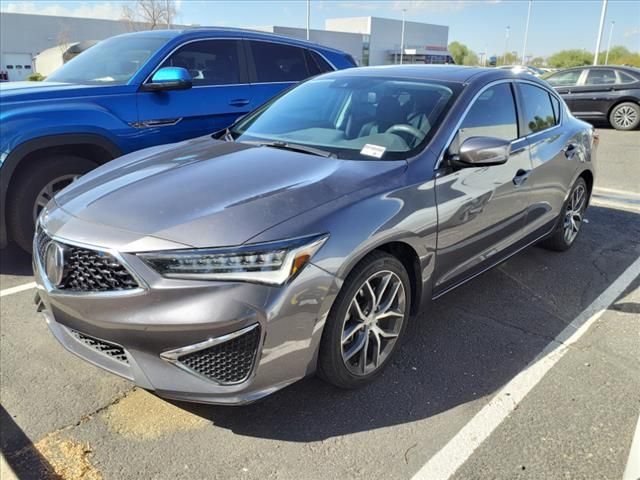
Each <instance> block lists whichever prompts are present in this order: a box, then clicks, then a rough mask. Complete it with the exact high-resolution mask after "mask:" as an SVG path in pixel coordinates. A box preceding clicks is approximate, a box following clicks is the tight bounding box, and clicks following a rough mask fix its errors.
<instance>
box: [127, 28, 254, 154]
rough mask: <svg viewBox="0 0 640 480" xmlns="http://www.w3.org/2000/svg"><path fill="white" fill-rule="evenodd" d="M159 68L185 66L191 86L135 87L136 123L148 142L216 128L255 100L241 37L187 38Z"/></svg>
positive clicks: (173, 139) (247, 109) (159, 141)
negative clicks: (185, 87)
mask: <svg viewBox="0 0 640 480" xmlns="http://www.w3.org/2000/svg"><path fill="white" fill-rule="evenodd" d="M162 67H182V68H186V69H187V70H188V71H189V73H191V76H192V78H193V86H192V87H191V88H190V89H188V90H168V91H155V92H146V91H139V92H138V94H137V97H138V123H137V126H138V127H139V128H140V130H141V131H142V132H144V134H145V136H146V143H147V145H156V144H159V143H171V142H178V141H181V140H185V139H188V138H194V137H198V136H202V135H206V134H207V133H211V132H214V131H216V130H220V129H222V128H225V127H227V126H229V125H230V124H231V123H233V122H234V121H235V120H236V119H237V118H238V117H240V116H242V115H244V114H246V113H247V112H249V111H250V110H252V109H253V107H254V106H255V105H256V104H255V103H253V102H252V95H251V86H250V85H249V83H248V75H247V68H246V59H245V56H244V52H243V48H242V41H241V40H237V39H210V40H198V41H192V42H189V43H186V44H184V45H182V46H181V47H179V48H178V49H177V50H175V51H174V52H173V53H171V55H169V57H168V58H167V59H166V60H164V62H162V64H161V65H159V66H158V69H159V68H162ZM156 70H157V69H156ZM151 76H152V75H150V76H149V79H150V78H151ZM149 79H147V81H149Z"/></svg>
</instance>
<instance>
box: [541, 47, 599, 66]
mask: <svg viewBox="0 0 640 480" xmlns="http://www.w3.org/2000/svg"><path fill="white" fill-rule="evenodd" d="M592 62H593V54H592V53H589V52H587V51H586V50H580V49H573V50H560V51H559V52H556V53H554V54H553V55H551V56H550V57H549V59H548V60H547V64H548V65H549V66H550V67H554V68H569V67H580V66H582V65H591V63H592Z"/></svg>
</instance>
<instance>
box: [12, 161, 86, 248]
mask: <svg viewBox="0 0 640 480" xmlns="http://www.w3.org/2000/svg"><path fill="white" fill-rule="evenodd" d="M28 167H29V168H28V169H26V170H24V171H23V172H21V174H20V175H19V176H18V177H17V178H16V180H15V184H14V186H13V187H12V190H11V191H12V192H13V194H12V198H10V199H9V209H8V212H7V220H8V224H9V231H10V232H11V236H12V237H13V240H14V241H15V242H16V243H17V244H18V246H19V247H20V248H22V249H23V250H25V251H26V252H31V245H32V241H33V233H34V226H35V222H36V219H37V218H38V215H39V214H40V212H41V211H42V209H43V208H44V207H45V206H46V204H47V203H48V202H49V200H51V199H52V198H53V196H54V195H55V194H57V193H58V192H59V191H60V190H62V189H63V188H65V187H66V186H67V185H69V184H70V183H71V182H73V181H74V180H75V179H77V178H78V177H80V176H81V175H83V174H85V173H87V172H88V171H90V170H92V169H93V168H95V167H97V165H96V164H95V163H93V162H91V161H89V160H87V159H85V158H82V157H76V156H71V155H57V156H52V157H45V158H42V159H40V160H38V161H37V162H36V163H34V164H33V165H29V166H28ZM12 183H13V181H12Z"/></svg>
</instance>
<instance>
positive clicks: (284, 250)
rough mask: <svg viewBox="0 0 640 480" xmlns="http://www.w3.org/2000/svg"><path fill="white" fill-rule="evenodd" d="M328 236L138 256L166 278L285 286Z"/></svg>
mask: <svg viewBox="0 0 640 480" xmlns="http://www.w3.org/2000/svg"><path fill="white" fill-rule="evenodd" d="M327 238H329V235H315V236H313V237H304V238H296V239H293V240H285V241H281V242H270V243H261V244H253V245H243V246H240V247H235V248H204V249H200V248H199V249H190V250H172V251H165V252H149V253H139V254H138V257H140V258H141V259H142V260H143V261H144V262H145V263H146V264H147V265H149V266H150V267H151V268H153V269H154V270H156V271H157V272H158V273H160V274H161V275H162V276H164V277H167V278H182V279H189V280H223V281H237V282H255V283H265V284H268V285H282V284H284V283H285V282H287V281H288V280H290V279H291V278H293V277H294V276H295V275H296V274H297V273H298V272H299V271H300V270H302V268H303V267H304V266H305V265H306V264H307V263H308V262H309V260H310V259H311V257H312V256H313V255H314V254H315V253H316V252H317V251H318V250H319V249H320V247H322V245H323V244H324V242H326V240H327Z"/></svg>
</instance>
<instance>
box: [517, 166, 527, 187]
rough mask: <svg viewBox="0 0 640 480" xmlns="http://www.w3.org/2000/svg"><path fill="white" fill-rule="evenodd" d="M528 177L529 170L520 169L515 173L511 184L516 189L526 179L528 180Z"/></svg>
mask: <svg viewBox="0 0 640 480" xmlns="http://www.w3.org/2000/svg"><path fill="white" fill-rule="evenodd" d="M529 175H531V170H525V169H523V168H521V169H520V170H518V171H517V172H516V176H515V177H513V184H514V185H515V186H516V187H519V186H520V185H522V184H523V183H524V182H525V181H526V180H527V178H529Z"/></svg>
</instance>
